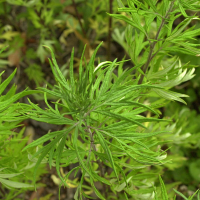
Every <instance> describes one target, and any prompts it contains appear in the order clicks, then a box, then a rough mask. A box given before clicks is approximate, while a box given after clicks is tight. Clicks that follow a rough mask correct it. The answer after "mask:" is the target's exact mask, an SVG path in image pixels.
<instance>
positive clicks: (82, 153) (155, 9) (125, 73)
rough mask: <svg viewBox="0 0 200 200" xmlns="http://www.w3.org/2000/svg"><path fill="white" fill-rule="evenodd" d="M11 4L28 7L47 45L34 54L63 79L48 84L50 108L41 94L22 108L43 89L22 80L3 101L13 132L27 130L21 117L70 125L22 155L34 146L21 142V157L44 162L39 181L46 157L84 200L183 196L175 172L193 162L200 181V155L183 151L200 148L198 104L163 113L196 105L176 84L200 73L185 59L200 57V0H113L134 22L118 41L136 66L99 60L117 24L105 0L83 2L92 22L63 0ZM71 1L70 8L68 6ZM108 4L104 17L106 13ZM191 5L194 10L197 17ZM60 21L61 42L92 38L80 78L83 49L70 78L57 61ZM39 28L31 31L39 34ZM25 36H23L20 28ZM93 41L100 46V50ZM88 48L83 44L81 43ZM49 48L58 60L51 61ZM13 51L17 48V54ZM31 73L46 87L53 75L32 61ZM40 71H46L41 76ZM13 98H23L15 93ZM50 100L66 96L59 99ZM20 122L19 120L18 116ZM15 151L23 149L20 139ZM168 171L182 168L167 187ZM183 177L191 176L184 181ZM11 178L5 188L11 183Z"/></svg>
mask: <svg viewBox="0 0 200 200" xmlns="http://www.w3.org/2000/svg"><path fill="white" fill-rule="evenodd" d="M4 2H5V1H4ZM6 2H7V3H9V4H15V5H22V6H25V7H26V8H27V9H26V12H25V14H24V15H21V16H19V18H21V19H22V18H24V17H27V18H28V19H29V20H31V23H32V24H33V27H34V31H35V33H36V32H37V33H38V34H39V35H40V41H39V45H38V47H37V50H36V51H34V50H30V52H27V57H28V58H30V59H35V57H38V58H39V59H40V61H41V63H43V64H45V63H49V64H50V66H51V69H52V72H53V75H54V77H55V82H56V84H55V85H54V86H50V84H48V88H47V87H45V88H44V87H39V88H38V89H39V90H38V92H42V93H43V94H44V101H45V103H46V106H47V108H46V109H45V110H44V109H42V108H41V107H40V106H39V105H37V104H35V103H33V102H32V101H31V100H29V104H28V105H26V104H21V103H20V104H12V103H14V102H15V101H16V100H18V99H19V98H20V97H22V96H24V95H28V94H33V93H35V92H33V91H23V92H21V93H18V94H16V95H14V93H15V89H12V88H14V86H13V87H12V88H11V92H10V91H9V92H8V93H7V94H6V95H5V96H4V97H3V96H2V97H1V100H3V101H5V102H3V103H2V105H3V106H4V105H5V107H4V108H3V110H2V116H5V113H6V117H2V120H3V123H4V126H5V127H6V128H7V127H8V128H7V129H6V131H8V134H11V132H10V130H11V129H12V128H14V127H16V126H17V124H18V123H19V120H23V119H26V118H32V119H34V120H37V121H40V122H45V123H49V124H56V125H61V126H62V127H64V128H62V129H61V130H59V131H53V132H51V131H49V132H48V133H47V134H45V135H44V136H42V137H41V138H39V139H37V140H35V141H34V142H32V143H30V144H29V145H28V146H26V147H25V148H24V149H23V151H22V153H21V154H20V153H19V152H20V150H21V149H22V148H23V147H24V146H25V143H26V142H24V143H23V142H21V147H20V148H19V152H18V154H20V155H21V156H23V157H25V158H26V161H25V159H24V161H25V163H27V162H28V154H29V158H30V159H31V162H33V163H32V165H31V166H32V167H33V166H34V172H33V179H34V182H36V181H37V180H38V175H39V174H40V173H41V171H40V170H38V169H39V168H40V167H41V163H46V162H48V164H49V166H50V167H56V170H57V173H58V176H59V178H60V181H59V179H58V181H57V182H58V183H60V187H61V186H62V185H63V186H66V187H69V188H76V193H75V195H74V199H76V200H79V199H86V198H95V199H97V198H99V199H106V200H107V199H136V200H137V199H138V200H139V199H166V200H167V199H176V197H174V192H170V190H171V189H172V188H174V187H176V188H177V186H178V185H179V184H180V182H178V181H180V179H179V178H175V177H176V176H175V174H176V173H175V174H173V173H174V172H175V171H176V170H177V169H178V168H181V167H182V168H184V167H185V166H187V167H188V168H189V170H190V177H189V181H188V182H187V181H186V182H187V183H191V181H190V179H191V177H193V178H194V179H196V181H199V179H198V178H197V177H198V176H197V175H199V172H198V166H199V160H192V162H191V161H190V162H189V161H188V162H187V161H186V159H185V158H184V156H185V155H184V153H183V152H185V150H183V149H184V148H188V147H189V148H191V147H192V145H195V146H196V147H197V146H198V142H197V139H198V138H199V134H192V133H194V130H195V129H194V128H192V126H188V124H191V121H192V120H193V118H195V117H196V116H195V114H193V115H192V114H191V115H190V117H191V118H190V119H187V122H186V123H185V124H183V122H185V121H186V120H185V118H186V115H187V114H185V113H187V112H188V110H187V109H182V110H181V109H177V110H176V109H174V106H172V108H171V109H172V110H174V111H175V113H174V114H172V111H171V112H169V114H168V112H166V113H165V117H163V118H162V119H161V117H160V115H161V112H160V110H161V109H163V107H164V106H165V108H170V106H171V105H174V104H172V103H170V104H168V103H169V102H172V101H177V102H180V103H185V104H186V101H187V100H183V99H182V98H183V97H188V96H187V95H185V94H183V93H185V91H180V90H174V89H173V87H177V86H178V85H180V84H182V83H184V82H186V81H189V80H191V79H192V78H193V77H194V71H195V69H194V67H196V66H194V65H193V64H188V63H187V62H182V59H181V57H178V56H177V54H178V55H179V56H180V54H182V55H184V56H185V55H187V56H196V57H198V56H199V55H200V51H199V49H198V47H199V44H195V43H193V41H194V40H195V37H196V36H198V35H199V32H200V29H199V28H196V27H195V26H192V27H189V25H190V24H191V23H192V21H193V20H199V18H198V17H197V14H196V13H194V12H197V11H198V10H199V8H200V5H199V3H198V1H197V0H192V1H190V4H189V3H188V1H186V0H164V1H151V0H143V1H137V0H127V1H121V0H117V1H116V2H115V3H114V4H113V5H114V6H115V4H116V3H117V4H118V6H119V9H118V13H117V12H116V10H115V9H114V14H109V15H110V16H111V17H113V18H115V19H116V21H115V22H120V21H121V22H120V23H121V24H125V23H126V24H127V25H126V29H125V31H122V32H121V30H120V29H119V28H116V29H115V31H114V34H113V38H114V40H115V41H117V42H118V43H119V44H120V45H122V47H123V48H124V49H125V51H126V53H127V54H128V55H129V57H130V58H131V62H132V65H131V66H129V65H128V64H127V62H126V60H125V59H123V60H122V61H117V59H115V60H114V61H112V62H111V61H104V62H100V60H99V62H98V64H96V62H95V61H96V60H97V55H96V54H97V51H98V49H99V48H100V46H101V43H100V41H99V39H100V38H101V37H102V36H104V34H106V29H107V28H108V27H106V28H105V29H104V28H102V27H104V25H105V24H106V23H105V21H104V20H102V19H103V18H104V15H105V10H106V9H105V7H106V3H105V2H104V3H102V4H101V3H100V1H96V0H93V1H92V0H88V1H87V4H82V1H77V2H76V3H80V4H81V5H84V6H83V7H80V9H79V12H80V13H82V14H83V19H84V26H82V22H81V20H80V19H79V17H78V15H77V18H76V17H74V15H73V13H71V14H63V12H61V14H60V15H59V14H58V13H59V11H61V10H62V9H63V7H62V5H61V3H57V2H56V1H53V0H51V1H21V0H19V1H11V0H9V1H8V0H7V1H6ZM64 4H65V6H68V3H67V2H66V3H64ZM98 7H99V9H98V12H99V13H98V12H96V8H98ZM49 8H53V9H49ZM188 10H190V11H193V13H192V14H191V13H188V12H187V11H188ZM0 12H2V11H0ZM119 12H122V13H121V14H119ZM101 13H103V14H101ZM65 17H68V20H67V22H66V24H65V20H63V19H64V18H65ZM180 17H182V18H183V21H182V22H180V23H179V24H178V25H177V26H174V24H175V20H176V19H177V18H180ZM54 19H56V20H57V21H56V20H54ZM58 19H59V20H58ZM53 25H55V26H53ZM56 26H57V27H59V28H61V30H62V34H61V36H60V41H61V42H62V43H63V44H64V45H65V46H66V45H68V44H67V42H66V38H67V36H69V35H70V34H71V33H72V32H73V33H74V34H75V35H76V37H77V38H79V39H80V40H81V41H82V43H83V44H87V45H85V47H84V51H83V53H82V56H81V59H80V60H79V61H78V74H77V73H75V65H74V60H77V59H76V58H75V56H74V51H75V50H74V49H73V50H72V52H71V58H70V63H69V70H68V72H69V73H68V77H69V78H67V79H66V76H65V75H63V73H62V71H61V69H60V68H59V66H58V64H57V61H56V60H58V59H59V58H57V59H56V58H55V55H54V53H53V52H55V49H56V48H57V49H61V48H60V47H59V45H58V43H57V40H56V36H55V34H51V33H55V29H54V27H56ZM52 27H53V28H52ZM66 27H67V29H66ZM90 28H91V29H90ZM96 28H98V29H97V34H96V37H95V39H94V41H93V42H92V41H89V39H88V38H89V37H88V36H89V33H90V31H91V30H92V29H96ZM32 30H33V29H31V28H30V30H29V31H30V34H31V31H32ZM85 30H89V31H88V32H85ZM107 30H108V29H107ZM80 33H82V34H80ZM17 34H18V33H16V32H12V31H11V32H9V34H7V35H6V34H5V35H4V37H3V38H4V39H5V40H6V42H5V44H7V43H9V42H10V38H12V37H13V36H16V35H17ZM16 37H18V38H20V36H19V34H18V36H16ZM21 40H23V37H21ZM99 43H100V44H99ZM5 44H4V45H5ZM10 44H13V45H14V44H18V46H20V45H23V42H21V43H20V42H18V43H16V41H12V42H11V43H10ZM91 44H93V45H94V44H99V45H98V47H97V48H96V49H95V50H93V49H92V45H91ZM81 47H83V45H80V48H81ZM48 50H49V51H50V53H51V59H48V60H49V61H48V62H47V59H46V58H47V56H48V54H49V53H48ZM31 52H34V53H33V54H32V53H31ZM6 54H7V55H8V54H10V53H9V51H8V52H6ZM90 57H91V58H90ZM89 58H90V59H89ZM190 58H191V57H190ZM24 59H25V58H24ZM2 63H4V62H2ZM183 63H184V64H183ZM96 65H97V66H96ZM127 65H128V66H127ZM95 66H96V67H95ZM62 69H63V67H62ZM25 72H26V73H27V75H28V77H29V78H30V79H33V80H34V81H35V82H36V84H37V85H40V83H42V80H43V72H42V70H41V69H40V67H39V65H37V64H31V65H30V66H29V67H28V68H26V70H25ZM33 72H34V73H35V74H37V75H38V74H39V75H38V76H37V77H36V76H35V74H33ZM13 76H14V73H13V74H12V75H11V76H10V77H9V79H8V81H7V80H6V81H7V82H6V81H5V82H6V83H8V82H9V81H10V80H11V79H12V78H13ZM6 86H7V85H6V84H2V85H1V88H2V89H1V88H0V90H2V91H3V90H4V88H5V87H6ZM49 86H50V87H49ZM188 94H189V93H188ZM10 95H11V96H13V95H14V96H13V97H12V98H10ZM52 97H53V98H52ZM50 99H56V101H55V102H50V101H49V100H50ZM6 102H7V103H6ZM10 104H12V106H10ZM167 104H168V107H166V105H167ZM52 105H54V106H52ZM178 105H179V104H178ZM8 106H9V107H8ZM182 108H183V107H182ZM4 111H5V113H4ZM5 120H6V121H5ZM13 120H14V124H13V122H12V123H11V122H10V121H13ZM190 120H191V121H190ZM10 124H12V127H11V126H10ZM197 129H198V127H197ZM197 129H196V130H197ZM21 137H22V132H21V133H20V134H19V136H17V138H14V140H15V139H20V140H21ZM11 142H13V141H12V140H11ZM177 145H178V146H177ZM12 147H13V148H16V147H15V145H14V143H13V145H12ZM35 147H36V150H37V151H35ZM164 147H165V148H164ZM170 147H171V149H170V150H169V148H170ZM168 152H169V155H167V153H168ZM171 160H172V161H171ZM34 161H35V162H34ZM72 163H73V164H75V166H76V167H74V168H73V169H72V170H71V171H69V172H66V171H65V170H63V169H64V168H65V167H68V166H69V165H71V164H72ZM20 167H21V168H20V170H21V171H25V170H24V166H20ZM166 168H167V169H169V170H174V172H172V173H171V176H173V177H174V179H175V180H177V182H174V183H171V184H166V185H165V184H164V182H163V180H162V179H161V177H160V174H163V173H164V169H166ZM31 170H32V168H31ZM38 171H39V172H40V173H39V174H38ZM183 171H184V170H183ZM20 173H21V172H20V171H18V172H15V173H10V174H9V175H8V176H7V175H6V176H4V177H6V178H9V177H12V176H13V177H14V176H15V175H21V174H20ZM168 174H170V173H168ZM0 176H1V175H0ZM72 176H73V177H74V178H72ZM1 178H2V177H1ZM158 179H159V183H158ZM6 180H7V179H6ZM26 180H27V179H26ZM164 180H165V179H164ZM187 180H188V177H187ZM181 181H182V182H184V180H183V179H182V180H181ZM1 182H2V183H4V184H5V181H4V182H3V181H2V180H1ZM7 183H8V180H7ZM98 184H100V185H101V186H100V188H101V190H99V189H97V188H98V187H97V185H98ZM196 185H197V184H196ZM10 186H11V185H10ZM15 186H16V185H15ZM195 189H196V188H192V190H195ZM101 191H103V193H101ZM174 191H175V192H176V193H177V194H179V195H180V196H182V198H184V199H190V200H191V199H194V198H195V195H196V194H197V192H198V191H197V192H196V193H195V194H193V195H192V196H190V197H189V198H186V197H185V196H184V195H183V194H181V193H180V192H178V191H177V190H176V189H174ZM94 193H95V194H94ZM198 195H199V194H198ZM173 197H174V198H173ZM198 199H199V196H198Z"/></svg>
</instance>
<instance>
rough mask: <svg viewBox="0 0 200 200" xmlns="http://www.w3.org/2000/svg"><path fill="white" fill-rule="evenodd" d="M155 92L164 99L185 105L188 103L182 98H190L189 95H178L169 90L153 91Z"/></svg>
mask: <svg viewBox="0 0 200 200" xmlns="http://www.w3.org/2000/svg"><path fill="white" fill-rule="evenodd" d="M153 91H155V92H156V94H158V95H159V96H161V97H162V98H164V99H168V100H175V101H179V102H182V103H184V104H186V102H185V101H184V100H183V99H181V98H180V97H188V95H185V94H180V93H176V92H172V91H168V90H161V89H153Z"/></svg>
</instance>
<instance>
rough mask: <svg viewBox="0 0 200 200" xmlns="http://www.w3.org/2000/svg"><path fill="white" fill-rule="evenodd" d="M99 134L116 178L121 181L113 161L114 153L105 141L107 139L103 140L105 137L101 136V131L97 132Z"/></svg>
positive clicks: (100, 141)
mask: <svg viewBox="0 0 200 200" xmlns="http://www.w3.org/2000/svg"><path fill="white" fill-rule="evenodd" d="M95 132H96V133H97V136H98V138H99V143H100V144H101V146H102V148H103V149H104V151H105V154H106V155H107V157H108V159H109V162H110V164H111V166H112V169H113V170H114V173H115V176H116V177H117V179H118V180H119V177H118V174H117V170H116V167H115V163H114V161H113V157H112V153H111V151H110V149H109V147H108V146H107V144H106V142H105V141H104V140H105V139H104V138H103V136H102V135H101V133H100V132H99V131H95Z"/></svg>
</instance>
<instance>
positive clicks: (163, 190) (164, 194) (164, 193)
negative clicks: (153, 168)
mask: <svg viewBox="0 0 200 200" xmlns="http://www.w3.org/2000/svg"><path fill="white" fill-rule="evenodd" d="M159 181H160V185H161V196H162V200H168V195H167V190H166V187H165V184H164V182H163V180H162V178H161V176H160V175H159Z"/></svg>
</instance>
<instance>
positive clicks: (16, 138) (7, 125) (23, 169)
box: [0, 48, 45, 200]
mask: <svg viewBox="0 0 200 200" xmlns="http://www.w3.org/2000/svg"><path fill="white" fill-rule="evenodd" d="M3 50H5V48H4V49H1V51H0V53H1V52H2V51H3ZM3 73H4V72H2V73H1V74H0V76H1V75H2V74H3ZM15 73H16V69H15V71H14V72H13V73H12V74H11V75H10V76H9V77H8V78H7V79H6V80H5V81H3V82H2V83H1V84H0V95H1V96H0V141H1V142H0V184H1V186H0V188H1V189H0V198H1V199H2V200H3V199H6V200H9V199H10V200H12V199H13V198H15V199H16V197H17V196H18V195H19V194H23V193H24V192H25V191H26V190H27V188H29V189H31V188H32V190H33V189H34V187H33V185H32V184H30V183H31V181H32V176H31V174H32V173H33V169H34V165H35V163H34V162H33V161H31V157H30V156H29V155H28V151H24V152H23V153H22V152H21V151H22V149H23V148H24V147H25V146H26V144H27V141H28V138H24V137H23V133H24V128H23V129H21V131H20V132H19V133H17V132H15V129H16V128H17V127H19V123H20V122H22V121H23V120H24V119H26V117H25V115H24V114H23V111H25V110H27V109H28V107H27V105H26V104H22V103H15V102H16V101H17V100H18V99H20V98H21V97H23V96H26V95H29V94H33V93H37V91H31V90H29V91H26V90H25V91H22V92H20V93H17V94H15V92H16V88H17V87H16V85H15V84H13V85H12V87H11V88H10V90H8V91H7V90H6V89H7V86H8V84H9V83H10V82H11V81H12V79H13V77H14V75H15ZM5 91H6V92H5ZM4 93H5V94H4ZM29 152H32V153H34V152H35V149H33V148H32V149H31V150H30V151H29ZM43 173H45V170H44V165H41V166H40V170H39V174H38V175H37V177H36V179H37V180H38V179H39V176H40V175H41V174H43ZM6 189H10V192H9V193H7V192H6V191H5V190H6Z"/></svg>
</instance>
